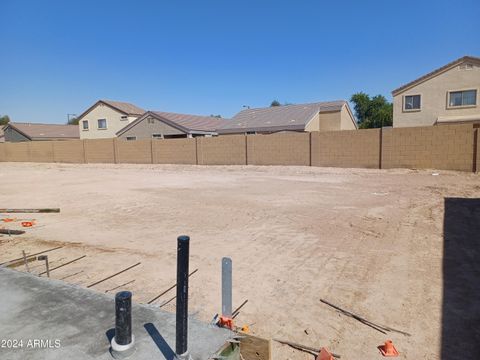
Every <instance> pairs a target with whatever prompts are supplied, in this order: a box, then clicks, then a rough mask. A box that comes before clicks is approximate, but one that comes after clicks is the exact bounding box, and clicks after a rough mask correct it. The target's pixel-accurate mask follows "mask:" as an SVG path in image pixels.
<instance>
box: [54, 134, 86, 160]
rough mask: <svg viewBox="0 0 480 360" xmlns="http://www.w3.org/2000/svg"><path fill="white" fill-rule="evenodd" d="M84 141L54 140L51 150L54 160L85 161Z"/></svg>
mask: <svg viewBox="0 0 480 360" xmlns="http://www.w3.org/2000/svg"><path fill="white" fill-rule="evenodd" d="M83 145H84V141H82V140H72V141H54V142H53V151H54V158H55V159H54V160H55V162H60V163H72V164H83V163H85V149H84V147H83Z"/></svg>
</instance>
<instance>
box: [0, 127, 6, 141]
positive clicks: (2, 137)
mask: <svg viewBox="0 0 480 360" xmlns="http://www.w3.org/2000/svg"><path fill="white" fill-rule="evenodd" d="M2 142H5V134H4V133H3V126H0V143H2Z"/></svg>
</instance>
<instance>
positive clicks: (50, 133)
mask: <svg viewBox="0 0 480 360" xmlns="http://www.w3.org/2000/svg"><path fill="white" fill-rule="evenodd" d="M3 131H4V134H5V141H8V142H21V141H48V140H77V139H79V138H80V135H79V131H78V126H77V125H61V124H36V123H17V122H9V123H8V124H7V125H5V126H4V127H3Z"/></svg>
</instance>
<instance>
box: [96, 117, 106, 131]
mask: <svg viewBox="0 0 480 360" xmlns="http://www.w3.org/2000/svg"><path fill="white" fill-rule="evenodd" d="M98 128H99V129H106V128H107V119H98Z"/></svg>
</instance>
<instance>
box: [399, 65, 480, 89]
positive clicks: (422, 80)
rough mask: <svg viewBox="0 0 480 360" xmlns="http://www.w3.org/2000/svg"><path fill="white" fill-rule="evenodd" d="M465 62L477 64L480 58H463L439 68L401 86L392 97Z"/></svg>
mask: <svg viewBox="0 0 480 360" xmlns="http://www.w3.org/2000/svg"><path fill="white" fill-rule="evenodd" d="M464 62H475V63H480V58H479V57H475V56H463V57H461V58H459V59H457V60H454V61H452V62H450V63H448V64H446V65H444V66H442V67H439V68H438V69H435V70H433V71H431V72H429V73H428V74H425V75H423V76H420V77H419V78H418V79H415V80H413V81H410V82H409V83H406V84H405V85H402V86H400V87H399V88H396V89H395V90H393V91H392V95H393V96H395V95H398V94H399V93H401V92H403V91H405V90H407V89H409V88H411V87H413V86H415V85H417V84H419V83H422V82H424V81H426V80H428V79H431V78H432V77H434V76H437V75H439V74H441V73H443V72H445V71H447V70H449V69H451V68H453V67H455V66H457V65H460V64H462V63H464Z"/></svg>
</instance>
